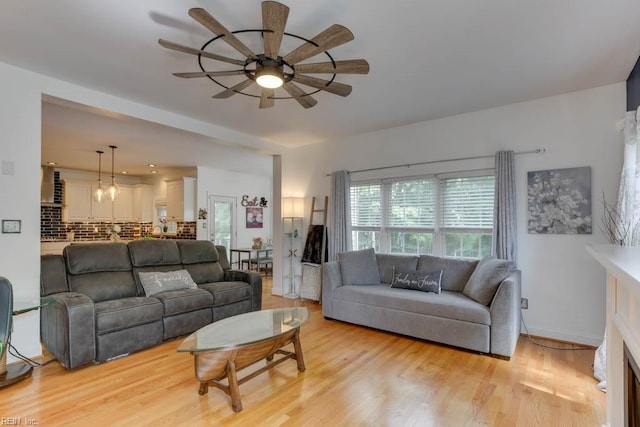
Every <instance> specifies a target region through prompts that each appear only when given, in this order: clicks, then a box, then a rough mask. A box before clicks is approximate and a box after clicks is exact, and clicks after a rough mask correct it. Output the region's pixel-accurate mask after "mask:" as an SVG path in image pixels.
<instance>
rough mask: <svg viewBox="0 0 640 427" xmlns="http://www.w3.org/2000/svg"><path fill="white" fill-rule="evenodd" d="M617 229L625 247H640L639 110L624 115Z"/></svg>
mask: <svg viewBox="0 0 640 427" xmlns="http://www.w3.org/2000/svg"><path fill="white" fill-rule="evenodd" d="M617 209H618V214H619V221H620V224H618V229H621V230H626V233H624V234H625V235H624V236H621V237H622V238H623V239H622V241H623V242H624V245H625V246H640V108H638V110H637V111H629V112H627V114H626V115H625V124H624V165H623V167H622V176H621V178H620V189H619V190H618V203H617Z"/></svg>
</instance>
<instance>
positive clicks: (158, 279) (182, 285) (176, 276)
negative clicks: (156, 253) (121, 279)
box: [138, 270, 197, 297]
mask: <svg viewBox="0 0 640 427" xmlns="http://www.w3.org/2000/svg"><path fill="white" fill-rule="evenodd" d="M138 276H139V277H140V283H141V284H142V287H143V288H144V293H145V294H146V296H148V297H150V296H151V295H154V294H157V293H159V292H166V291H177V290H179V289H195V288H197V285H196V282H194V281H193V279H192V278H191V276H190V275H189V272H188V271H187V270H176V271H167V272H161V271H153V272H144V271H140V272H138Z"/></svg>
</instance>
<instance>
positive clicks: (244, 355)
mask: <svg viewBox="0 0 640 427" xmlns="http://www.w3.org/2000/svg"><path fill="white" fill-rule="evenodd" d="M308 318H309V312H308V310H307V309H306V308H305V307H289V308H278V309H273V310H262V311H252V312H249V313H243V314H239V315H237V316H232V317H228V318H226V319H223V320H219V321H217V322H214V323H211V324H209V325H207V326H205V327H203V328H201V329H199V330H197V331H196V332H194V333H193V334H191V335H189V336H188V337H187V338H185V340H184V341H183V342H182V343H181V344H180V346H179V347H178V351H179V352H189V353H191V354H192V355H193V357H194V363H195V368H196V369H195V370H196V378H197V379H198V381H200V390H199V393H200V394H201V395H204V394H206V393H207V392H208V391H209V387H216V388H219V389H220V390H222V391H224V392H225V393H226V394H228V395H229V396H230V397H231V407H232V408H233V410H234V411H235V412H240V411H242V403H241V402H240V389H239V386H240V384H243V383H244V382H246V381H249V380H250V379H252V378H254V377H255V376H257V375H259V374H261V373H263V372H265V371H267V370H268V369H271V368H273V367H274V366H276V365H279V364H280V363H282V362H284V361H286V360H288V359H295V360H296V362H297V363H298V371H300V372H304V370H305V367H304V359H303V357H302V347H301V346H300V326H302V324H304V322H306V321H307V319H308ZM288 344H293V350H294V351H287V350H283V347H284V346H286V345H288ZM276 355H278V356H282V357H278V358H277V359H275V358H274V356H276ZM262 359H266V361H267V364H266V366H263V367H261V368H260V369H257V370H255V371H253V372H252V373H250V374H248V375H247V376H245V377H243V378H238V376H237V372H238V371H240V370H241V369H244V368H246V367H249V366H251V365H253V364H254V363H257V362H259V361H261V360H262ZM225 379H226V380H227V381H226V384H225V383H224V382H223V381H224V380H225Z"/></svg>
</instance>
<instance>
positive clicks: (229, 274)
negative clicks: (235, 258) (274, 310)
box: [224, 270, 262, 311]
mask: <svg viewBox="0 0 640 427" xmlns="http://www.w3.org/2000/svg"><path fill="white" fill-rule="evenodd" d="M224 280H225V281H227V282H247V283H249V284H250V285H251V289H252V291H251V310H252V311H258V310H262V276H260V273H257V272H255V271H245V270H225V272H224Z"/></svg>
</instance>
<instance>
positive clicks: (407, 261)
mask: <svg viewBox="0 0 640 427" xmlns="http://www.w3.org/2000/svg"><path fill="white" fill-rule="evenodd" d="M376 260H377V261H378V272H379V273H380V283H388V284H390V283H391V280H392V279H393V269H394V268H395V269H396V271H407V272H409V271H416V268H417V267H418V257H417V256H416V255H396V254H376Z"/></svg>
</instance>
